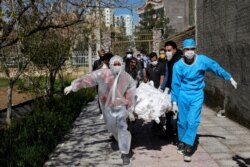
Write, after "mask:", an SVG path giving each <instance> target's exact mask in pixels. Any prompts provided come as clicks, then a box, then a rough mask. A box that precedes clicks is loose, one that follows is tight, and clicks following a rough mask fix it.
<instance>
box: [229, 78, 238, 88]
mask: <svg viewBox="0 0 250 167" xmlns="http://www.w3.org/2000/svg"><path fill="white" fill-rule="evenodd" d="M230 81H231V84H232V85H233V87H234V88H235V89H237V82H236V81H235V80H234V79H233V78H231V79H230Z"/></svg>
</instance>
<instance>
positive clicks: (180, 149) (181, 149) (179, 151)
mask: <svg viewBox="0 0 250 167" xmlns="http://www.w3.org/2000/svg"><path fill="white" fill-rule="evenodd" d="M184 149H185V144H184V143H182V142H179V144H178V145H177V153H179V154H181V155H183V152H184Z"/></svg>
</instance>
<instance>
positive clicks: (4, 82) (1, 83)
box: [0, 78, 8, 88]
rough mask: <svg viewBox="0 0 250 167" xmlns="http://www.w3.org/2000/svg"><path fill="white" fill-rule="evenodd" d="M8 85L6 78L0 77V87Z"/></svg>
mask: <svg viewBox="0 0 250 167" xmlns="http://www.w3.org/2000/svg"><path fill="white" fill-rule="evenodd" d="M7 85H8V80H7V79H5V78H0V88H1V87H6V86H7Z"/></svg>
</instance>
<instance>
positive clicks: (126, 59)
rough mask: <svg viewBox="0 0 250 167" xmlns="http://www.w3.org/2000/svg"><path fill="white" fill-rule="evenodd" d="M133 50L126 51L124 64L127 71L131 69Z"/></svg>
mask: <svg viewBox="0 0 250 167" xmlns="http://www.w3.org/2000/svg"><path fill="white" fill-rule="evenodd" d="M133 53H134V52H133V50H132V49H131V48H128V49H127V50H126V56H124V57H123V62H124V63H125V69H126V68H128V67H129V64H130V60H131V59H132V57H133Z"/></svg>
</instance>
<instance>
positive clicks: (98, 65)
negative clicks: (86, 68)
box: [93, 48, 105, 71]
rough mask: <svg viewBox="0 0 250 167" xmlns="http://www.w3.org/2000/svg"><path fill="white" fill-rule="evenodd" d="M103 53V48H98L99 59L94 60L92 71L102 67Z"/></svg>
mask: <svg viewBox="0 0 250 167" xmlns="http://www.w3.org/2000/svg"><path fill="white" fill-rule="evenodd" d="M104 54H105V50H104V49H103V48H101V49H100V50H98V55H99V59H98V60H96V61H95V62H94V65H93V71H95V70H98V69H101V68H102V66H103V58H104Z"/></svg>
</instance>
